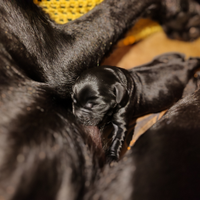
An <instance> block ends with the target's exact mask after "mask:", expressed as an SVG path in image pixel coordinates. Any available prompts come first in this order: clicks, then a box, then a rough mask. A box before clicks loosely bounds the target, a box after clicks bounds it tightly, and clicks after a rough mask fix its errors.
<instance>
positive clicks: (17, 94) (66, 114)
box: [0, 0, 190, 200]
mask: <svg viewBox="0 0 200 200" xmlns="http://www.w3.org/2000/svg"><path fill="white" fill-rule="evenodd" d="M185 2H187V3H189V2H190V1H185ZM153 3H156V4H157V5H158V6H161V2H160V1H159V0H145V1H142V2H141V1H137V0H129V1H125V0H105V1H104V2H103V3H101V4H100V5H98V6H97V7H96V8H94V9H93V10H92V11H91V12H89V13H87V14H86V15H84V16H83V17H81V18H80V19H77V20H75V21H73V22H70V23H68V24H66V25H56V24H55V23H54V22H52V21H51V20H50V19H49V18H48V17H47V16H46V15H45V14H44V13H43V12H42V11H41V10H40V9H39V8H37V7H36V6H35V5H34V4H33V2H32V0H0V158H1V159H0V197H1V199H12V200H19V199H20V200H27V199H29V200H31V199H34V200H35V199H37V200H40V199H42V200H44V199H48V200H53V199H63V198H64V199H82V198H84V196H85V194H86V193H87V192H88V191H90V190H91V188H92V187H93V184H94V182H95V181H96V179H97V178H98V177H99V174H100V172H99V171H100V167H101V166H99V163H100V164H101V165H103V164H104V162H103V161H102V162H101V159H102V160H103V156H102V152H101V149H99V148H97V147H96V146H94V143H93V141H92V140H91V138H90V137H89V136H88V135H87V134H86V133H84V132H83V131H82V129H81V127H80V125H79V124H78V123H77V122H76V120H75V119H74V117H73V115H72V114H71V110H70V109H71V100H70V92H71V88H72V85H73V84H74V83H75V80H76V78H77V77H78V76H79V75H80V74H81V72H82V71H83V70H85V69H87V68H90V67H93V66H96V65H98V64H99V62H100V61H101V59H102V58H103V56H104V55H105V54H106V53H107V52H108V51H109V50H110V48H111V46H112V45H113V44H115V43H116V42H117V40H118V39H119V38H120V37H122V36H123V34H124V33H125V31H126V30H127V29H128V28H129V27H130V26H132V25H133V24H134V23H135V21H136V20H137V19H138V18H139V17H140V16H141V15H142V14H143V13H144V12H145V11H146V9H147V8H148V7H149V6H150V5H152V4H153ZM162 8H165V7H161V8H160V10H163V9H162ZM178 8H180V9H178V10H177V12H178V13H179V12H181V11H182V7H181V6H180V5H179V7H178ZM164 10H165V9H164ZM184 12H185V14H187V12H190V10H189V9H186V10H184ZM164 18H165V17H164ZM165 19H167V18H165ZM172 20H174V19H172ZM188 31H189V28H188V29H187V31H186V32H187V33H189V32H188ZM85 143H86V144H88V145H89V146H90V147H91V148H92V149H93V151H91V152H92V153H91V152H90V151H89V152H88V151H87V150H88V148H87V146H86V145H85ZM96 159H97V161H96ZM105 185H107V186H108V187H109V185H108V184H106V183H105Z"/></svg>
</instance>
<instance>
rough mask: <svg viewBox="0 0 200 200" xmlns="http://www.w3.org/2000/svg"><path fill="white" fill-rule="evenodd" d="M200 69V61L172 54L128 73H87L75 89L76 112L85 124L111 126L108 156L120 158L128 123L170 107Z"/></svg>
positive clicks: (113, 70) (94, 70)
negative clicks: (111, 132) (111, 134)
mask: <svg viewBox="0 0 200 200" xmlns="http://www.w3.org/2000/svg"><path fill="white" fill-rule="evenodd" d="M198 67H200V59H197V58H190V59H189V60H187V61H184V56H183V55H181V54H174V53H173V54H164V55H161V56H159V57H157V58H155V59H154V60H153V61H152V62H151V63H148V64H146V65H143V66H140V67H136V68H133V69H131V70H129V71H126V70H125V69H121V68H117V67H111V66H102V67H99V68H92V69H89V70H86V71H85V72H83V73H82V74H81V76H80V77H79V78H78V79H77V81H76V84H75V85H74V86H73V93H72V99H73V113H74V115H75V116H76V117H77V119H78V120H79V121H80V122H82V123H83V124H84V125H92V126H96V125H97V126H102V125H105V124H106V123H108V122H111V123H112V125H113V127H114V133H113V136H112V144H111V147H110V152H109V156H111V157H113V159H114V160H115V159H118V158H119V154H120V150H121V148H122V146H123V142H124V140H125V137H126V135H127V131H128V127H129V123H130V122H131V121H133V120H134V119H136V118H138V117H140V116H142V115H145V114H148V113H152V112H159V111H161V110H164V109H167V108H169V107H170V106H171V105H172V104H173V103H175V102H176V101H177V100H178V99H180V98H181V96H182V93H183V90H184V88H185V86H186V85H187V83H188V81H189V79H191V78H192V77H193V75H194V72H195V70H196V69H197V68H198ZM129 134H130V133H129ZM132 134H133V133H131V136H132Z"/></svg>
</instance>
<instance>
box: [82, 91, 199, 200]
mask: <svg viewBox="0 0 200 200" xmlns="http://www.w3.org/2000/svg"><path fill="white" fill-rule="evenodd" d="M199 121H200V90H198V91H196V92H195V93H194V94H192V95H189V96H187V97H185V98H184V99H182V100H180V101H179V102H177V103H176V104H175V105H174V106H173V107H172V108H170V109H169V110H168V111H167V113H166V114H165V115H164V116H163V117H162V118H161V119H160V120H159V121H158V122H157V123H156V124H154V125H153V126H152V127H151V128H150V129H149V130H148V131H146V132H145V133H144V134H143V135H142V136H141V137H140V138H139V139H138V140H137V141H136V143H135V144H134V146H133V147H132V149H131V150H130V151H129V152H127V154H126V156H125V157H124V159H122V160H121V161H120V162H119V163H117V164H115V165H114V166H112V168H111V169H108V168H107V169H105V170H104V173H103V174H102V175H101V177H100V179H99V180H98V181H97V182H96V183H95V185H94V187H93V190H90V191H89V192H88V194H87V196H86V198H85V199H93V198H94V197H95V198H96V199H107V197H109V199H112V200H114V199H126V200H127V199H128V200H129V199H135V200H152V199H163V200H169V199H182V200H188V199H191V200H197V199H200V190H199V185H200V159H199V158H200V156H199V152H200V145H199V141H200V123H199ZM124 169H125V170H124ZM105 182H107V183H108V184H109V187H107V186H106V185H105Z"/></svg>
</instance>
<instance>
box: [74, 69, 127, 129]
mask: <svg viewBox="0 0 200 200" xmlns="http://www.w3.org/2000/svg"><path fill="white" fill-rule="evenodd" d="M72 91H73V92H72V100H73V103H72V108H73V113H74V115H75V116H76V118H77V119H78V120H79V121H80V122H81V123H82V124H84V125H89V126H96V125H99V124H100V123H101V122H102V121H103V120H104V119H105V117H106V118H107V117H109V116H111V115H112V114H113V112H114V109H115V108H116V107H117V105H118V104H119V103H120V102H121V100H122V98H123V96H124V93H125V92H126V90H125V88H124V87H123V86H122V85H121V83H120V82H119V80H118V78H117V77H116V75H115V74H114V73H113V72H112V71H110V70H108V69H107V68H105V67H99V68H92V69H89V70H87V71H85V72H84V73H83V74H82V75H81V76H80V77H79V78H78V79H77V81H76V83H75V85H74V86H73V88H72Z"/></svg>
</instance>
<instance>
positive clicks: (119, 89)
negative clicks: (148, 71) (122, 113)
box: [114, 83, 126, 104]
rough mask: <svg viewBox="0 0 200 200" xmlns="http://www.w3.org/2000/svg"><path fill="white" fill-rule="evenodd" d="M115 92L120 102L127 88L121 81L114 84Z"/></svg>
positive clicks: (117, 100)
mask: <svg viewBox="0 0 200 200" xmlns="http://www.w3.org/2000/svg"><path fill="white" fill-rule="evenodd" d="M114 94H115V96H116V102H117V103H118V104H119V103H121V101H122V99H123V97H124V95H125V94H126V89H125V88H124V87H123V86H122V85H121V84H120V83H116V84H115V86H114Z"/></svg>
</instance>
